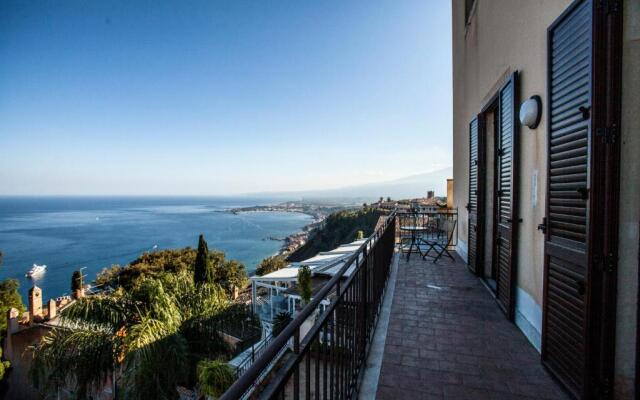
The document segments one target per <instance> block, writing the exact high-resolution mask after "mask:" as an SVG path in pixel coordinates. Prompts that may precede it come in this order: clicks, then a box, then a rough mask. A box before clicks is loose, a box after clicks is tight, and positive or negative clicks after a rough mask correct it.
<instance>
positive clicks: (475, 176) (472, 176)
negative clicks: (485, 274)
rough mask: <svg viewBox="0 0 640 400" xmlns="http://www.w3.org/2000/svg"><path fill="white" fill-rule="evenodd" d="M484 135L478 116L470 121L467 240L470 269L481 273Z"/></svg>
mask: <svg viewBox="0 0 640 400" xmlns="http://www.w3.org/2000/svg"><path fill="white" fill-rule="evenodd" d="M482 154H483V153H482V135H480V132H479V123H478V118H474V119H473V120H472V121H471V122H470V123H469V203H468V204H467V211H468V212H469V223H468V225H467V226H468V229H469V240H468V241H467V245H468V252H469V260H468V262H469V269H471V271H472V272H473V273H476V274H477V273H479V271H480V269H481V268H482V267H481V260H482V257H481V254H482V246H481V245H480V243H482V242H481V239H480V238H482V226H483V224H482V215H481V214H482V211H483V208H482V204H483V198H484V197H483V196H482V187H483V186H484V185H483V182H482V180H483V179H484V177H483V176H482V172H481V170H482V168H481V166H482V165H483V164H482V159H481V156H482Z"/></svg>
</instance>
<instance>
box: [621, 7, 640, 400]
mask: <svg viewBox="0 0 640 400" xmlns="http://www.w3.org/2000/svg"><path fill="white" fill-rule="evenodd" d="M623 11H624V16H623V18H624V23H623V45H622V46H623V47H622V57H623V66H622V124H621V134H622V142H621V164H622V168H621V174H620V183H621V185H620V228H619V237H620V245H619V249H618V257H619V262H618V312H617V316H616V320H617V322H618V323H617V327H616V391H617V394H618V396H617V397H618V398H631V395H632V390H633V379H634V371H635V357H634V356H635V351H636V340H635V335H636V329H637V326H638V325H637V320H636V313H637V305H638V298H637V293H638V245H639V239H638V225H639V224H640V163H639V162H638V156H640V1H638V0H633V1H629V0H627V1H626V2H625V7H624V9H623Z"/></svg>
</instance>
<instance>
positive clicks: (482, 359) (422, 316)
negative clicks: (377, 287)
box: [376, 256, 568, 400]
mask: <svg viewBox="0 0 640 400" xmlns="http://www.w3.org/2000/svg"><path fill="white" fill-rule="evenodd" d="M376 397H377V398H378V399H394V400H398V399H411V400H418V399H567V398H568V397H567V396H566V395H565V394H564V392H563V391H562V390H561V389H560V387H559V386H558V385H557V384H556V383H555V382H554V381H553V380H552V379H551V377H550V376H549V375H548V373H547V372H546V371H545V370H544V369H543V367H542V365H541V364H540V355H539V353H538V352H537V351H536V350H535V349H534V347H533V346H532V345H531V344H530V343H529V342H528V341H527V339H526V338H525V336H524V335H523V334H522V333H521V332H520V330H518V328H517V327H516V326H515V325H514V324H512V323H510V322H508V321H507V319H506V318H505V316H504V315H503V314H502V312H501V311H500V309H499V308H498V305H497V304H496V302H495V300H494V299H493V297H492V296H491V295H490V293H489V292H488V291H487V289H486V288H485V287H484V286H483V285H482V283H481V282H480V281H479V280H478V278H476V277H475V276H473V274H471V273H470V272H469V271H468V269H467V267H466V265H465V264H464V263H463V261H462V260H460V259H459V258H458V257H457V256H456V262H451V261H448V260H441V261H438V263H437V264H433V263H432V262H431V261H423V260H422V259H421V258H420V257H418V256H412V258H411V261H410V262H407V261H405V258H404V257H402V258H401V259H400V261H399V264H398V272H397V279H396V286H395V293H394V298H393V304H392V306H391V315H390V318H389V325H388V330H387V336H386V341H385V347H384V356H383V358H382V367H381V370H380V377H379V381H378V389H377V394H376Z"/></svg>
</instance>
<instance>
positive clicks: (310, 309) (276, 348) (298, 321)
mask: <svg viewBox="0 0 640 400" xmlns="http://www.w3.org/2000/svg"><path fill="white" fill-rule="evenodd" d="M395 217H396V211H395V210H394V211H393V212H392V213H391V214H390V215H388V216H387V219H386V220H385V222H384V224H383V225H382V226H381V227H379V228H378V229H376V230H375V231H374V232H373V234H371V236H369V237H368V238H367V240H366V241H365V242H364V243H362V244H361V245H360V246H359V247H358V249H357V250H356V251H355V252H354V253H353V254H352V255H351V256H350V257H349V258H348V259H347V260H346V261H345V263H344V265H343V266H342V268H340V271H338V273H336V274H335V275H334V276H333V277H332V278H331V279H330V280H329V282H327V283H326V284H325V285H324V286H323V287H322V289H320V290H319V291H318V293H316V295H315V296H314V297H313V299H312V300H311V301H310V302H309V303H308V304H307V305H306V306H305V307H304V308H303V309H302V310H300V311H299V312H298V314H297V315H296V317H295V318H294V319H293V320H292V321H291V322H290V323H289V324H287V326H286V327H285V328H284V329H283V330H282V332H280V334H278V336H276V337H275V338H274V339H273V340H271V342H270V343H269V345H268V346H267V348H265V349H264V351H263V352H262V354H261V355H260V356H259V357H258V358H257V359H256V360H255V361H254V362H253V364H252V365H251V367H249V368H248V369H247V370H246V371H245V372H244V373H243V374H242V376H240V378H239V379H238V380H236V381H235V382H234V383H233V385H231V386H230V387H229V389H227V391H226V392H225V393H224V394H223V395H222V397H220V400H236V399H239V398H241V397H242V396H243V395H244V394H245V393H246V391H247V390H248V389H249V388H250V387H251V386H253V385H255V383H256V382H255V381H256V379H258V378H259V377H260V375H261V373H262V371H263V369H264V368H266V367H268V366H269V364H270V363H271V360H272V359H273V358H274V357H276V355H277V354H278V353H279V352H280V350H281V349H282V348H283V347H284V346H285V345H287V343H288V342H289V340H290V339H291V338H293V337H294V336H295V335H296V334H298V333H299V329H300V327H301V326H302V324H303V323H304V322H305V321H306V320H307V319H308V318H309V317H310V316H311V314H313V313H314V312H315V310H316V309H317V308H318V306H319V305H320V302H321V301H323V300H324V299H325V298H326V297H327V295H328V294H329V293H330V292H331V291H332V290H333V289H334V288H335V287H336V286H337V285H338V282H339V281H340V280H341V279H342V278H343V277H344V275H345V272H346V271H347V270H348V269H349V268H350V267H351V265H352V264H353V263H354V262H358V257H359V256H360V255H361V254H362V253H363V251H364V250H366V249H367V247H368V246H369V245H370V244H372V243H373V242H374V241H375V240H377V239H378V238H379V237H380V236H381V234H382V233H383V232H385V231H386V229H387V228H388V226H389V224H390V223H391V221H392V220H393V219H395ZM354 273H355V271H354ZM338 295H339V293H338Z"/></svg>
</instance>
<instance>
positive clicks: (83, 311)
mask: <svg viewBox="0 0 640 400" xmlns="http://www.w3.org/2000/svg"><path fill="white" fill-rule="evenodd" d="M129 318H130V305H129V304H127V300H126V299H124V298H121V297H116V296H91V297H83V298H80V299H78V300H76V302H75V303H73V304H72V305H70V306H69V307H68V308H67V309H65V310H64V311H63V312H62V314H61V319H62V323H63V324H65V325H69V326H79V327H81V328H82V327H91V326H105V327H109V328H110V329H111V331H112V332H115V331H117V330H118V329H120V328H121V327H122V326H124V325H125V324H126V323H127V322H128V319H129Z"/></svg>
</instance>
